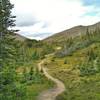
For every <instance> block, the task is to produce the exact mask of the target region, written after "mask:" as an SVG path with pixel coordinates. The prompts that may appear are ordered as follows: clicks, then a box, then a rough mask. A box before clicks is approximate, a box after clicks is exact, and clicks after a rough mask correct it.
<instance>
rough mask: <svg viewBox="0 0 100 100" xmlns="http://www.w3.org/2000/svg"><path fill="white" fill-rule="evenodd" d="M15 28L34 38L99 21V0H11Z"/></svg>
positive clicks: (41, 37)
mask: <svg viewBox="0 0 100 100" xmlns="http://www.w3.org/2000/svg"><path fill="white" fill-rule="evenodd" d="M10 1H11V3H13V4H14V5H15V6H14V9H13V10H12V13H13V15H16V28H17V29H19V30H20V32H19V33H20V34H22V35H24V36H26V37H28V38H31V39H38V40H40V39H43V38H46V37H48V36H50V35H52V34H54V33H57V32H60V31H63V30H65V29H68V28H71V27H73V26H76V25H90V24H94V23H96V22H98V21H100V0H10Z"/></svg>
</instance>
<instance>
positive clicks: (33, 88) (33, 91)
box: [27, 78, 53, 100]
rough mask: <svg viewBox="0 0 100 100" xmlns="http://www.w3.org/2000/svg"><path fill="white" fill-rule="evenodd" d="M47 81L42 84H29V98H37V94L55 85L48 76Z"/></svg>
mask: <svg viewBox="0 0 100 100" xmlns="http://www.w3.org/2000/svg"><path fill="white" fill-rule="evenodd" d="M44 80H45V81H44V82H43V83H41V84H32V85H29V86H27V100H37V96H38V95H39V94H40V93H41V92H43V91H45V90H47V89H50V88H51V87H53V83H52V82H51V81H49V80H47V79H46V78H45V79H44Z"/></svg>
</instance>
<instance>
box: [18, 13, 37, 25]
mask: <svg viewBox="0 0 100 100" xmlns="http://www.w3.org/2000/svg"><path fill="white" fill-rule="evenodd" d="M37 22H38V21H37V20H36V19H35V18H34V17H33V16H31V15H21V14H19V16H16V26H18V27H25V26H32V25H34V24H35V23H37Z"/></svg>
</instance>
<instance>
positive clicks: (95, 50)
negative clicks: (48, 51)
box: [45, 29, 100, 100]
mask: <svg viewBox="0 0 100 100" xmlns="http://www.w3.org/2000/svg"><path fill="white" fill-rule="evenodd" d="M60 44H61V45H59V46H61V49H60V50H58V51H56V53H55V55H54V56H51V57H50V58H49V61H48V62H47V63H46V64H45V67H47V68H48V69H49V73H50V74H51V75H52V76H54V77H56V78H58V79H60V80H61V81H62V82H64V84H65V86H66V91H65V92H64V93H63V94H61V95H59V96H58V97H57V100H100V88H99V87H100V30H99V29H96V30H95V31H94V32H89V31H88V30H87V32H86V35H81V36H77V37H75V38H69V39H68V40H66V41H63V42H61V43H60Z"/></svg>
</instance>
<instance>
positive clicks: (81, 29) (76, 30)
mask: <svg viewBox="0 0 100 100" xmlns="http://www.w3.org/2000/svg"><path fill="white" fill-rule="evenodd" d="M96 28H100V22H98V23H96V24H93V25H89V26H82V25H79V26H75V27H73V28H70V29H67V30H65V31H63V32H60V33H56V34H54V35H52V36H50V37H48V38H46V39H44V40H43V41H45V42H56V41H62V40H64V39H66V38H68V37H75V36H77V35H80V34H85V33H86V31H87V29H88V30H89V31H93V30H95V29H96Z"/></svg>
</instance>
